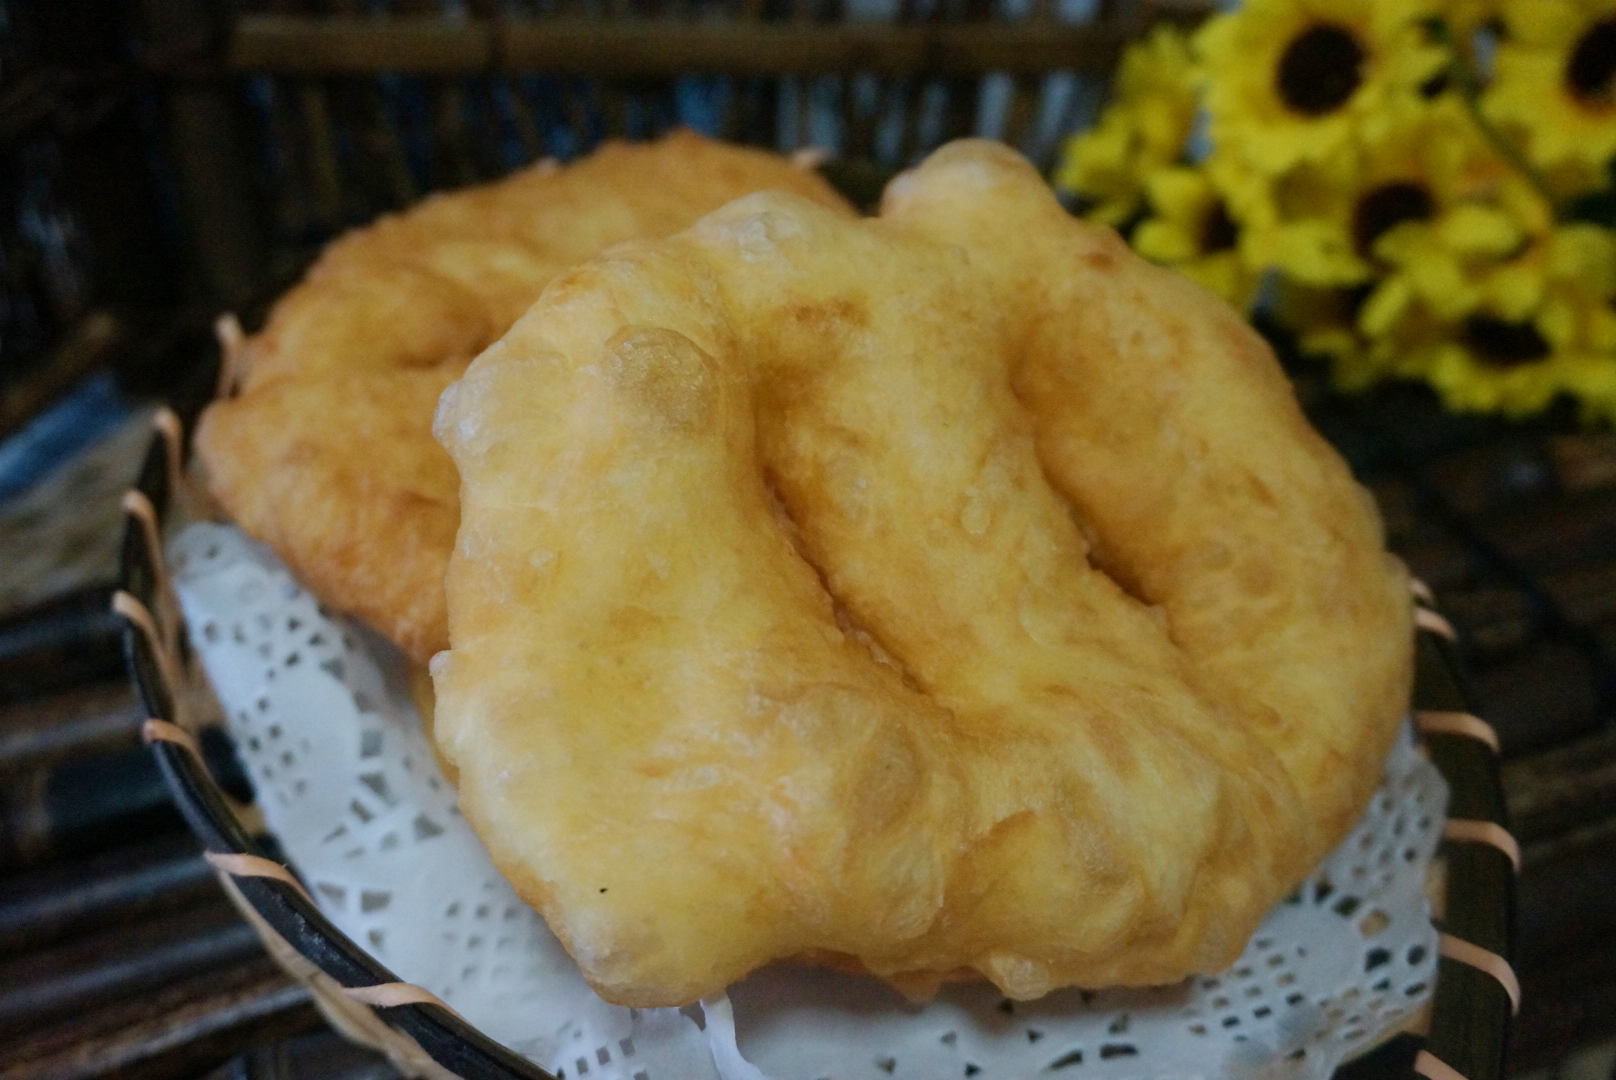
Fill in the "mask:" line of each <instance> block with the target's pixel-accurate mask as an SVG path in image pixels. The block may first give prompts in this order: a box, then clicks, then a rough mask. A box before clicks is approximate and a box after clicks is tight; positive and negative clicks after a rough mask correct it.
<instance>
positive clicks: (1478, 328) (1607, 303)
mask: <svg viewBox="0 0 1616 1080" xmlns="http://www.w3.org/2000/svg"><path fill="white" fill-rule="evenodd" d="M1501 272H1509V273H1511V274H1512V275H1513V276H1512V277H1511V283H1510V285H1509V288H1508V289H1507V290H1501V289H1499V288H1497V282H1496V280H1493V279H1496V278H1497V277H1498V275H1499V274H1500V273H1501ZM1478 276H1479V278H1480V279H1481V280H1480V283H1479V285H1478V286H1476V287H1474V288H1471V289H1469V291H1468V293H1467V296H1468V297H1469V299H1470V300H1471V301H1472V302H1473V306H1470V307H1468V308H1465V309H1460V310H1454V308H1457V307H1458V305H1454V307H1453V308H1449V309H1447V310H1444V309H1443V308H1442V307H1441V306H1440V305H1439V304H1435V303H1432V302H1430V301H1429V300H1428V299H1427V296H1426V294H1423V293H1416V294H1415V295H1413V296H1412V297H1409V298H1406V302H1404V303H1401V304H1400V305H1397V306H1396V307H1395V309H1394V308H1393V307H1391V306H1388V305H1382V304H1377V298H1378V297H1379V296H1380V295H1381V291H1382V290H1381V289H1380V288H1377V290H1376V295H1375V296H1372V297H1371V298H1370V300H1369V302H1367V303H1365V304H1364V305H1363V307H1362V308H1361V309H1360V311H1359V314H1358V320H1357V322H1358V324H1357V328H1356V329H1357V330H1358V332H1359V337H1360V339H1361V340H1367V341H1368V342H1369V345H1368V347H1367V349H1366V350H1365V351H1364V355H1363V357H1362V359H1361V360H1360V361H1359V363H1360V366H1361V367H1362V368H1364V369H1366V370H1372V371H1374V372H1376V373H1383V374H1387V375H1393V376H1397V377H1402V378H1420V379H1424V380H1425V381H1427V382H1429V383H1430V384H1431V385H1432V387H1434V388H1435V389H1436V391H1437V393H1438V394H1439V395H1440V396H1441V398H1442V399H1443V401H1444V403H1445V404H1446V405H1447V406H1448V407H1449V408H1452V409H1456V410H1467V411H1484V412H1500V413H1503V414H1505V415H1507V416H1515V417H1519V416H1525V415H1529V414H1531V413H1534V412H1537V411H1540V410H1541V409H1543V408H1545V407H1546V406H1547V405H1548V404H1549V403H1550V402H1551V401H1552V400H1553V399H1554V397H1555V396H1556V395H1557V394H1561V393H1569V394H1571V395H1572V396H1574V397H1576V398H1578V399H1579V400H1581V401H1582V402H1583V403H1584V407H1585V408H1586V409H1588V410H1589V411H1590V412H1592V413H1595V414H1598V415H1604V416H1607V417H1616V311H1613V310H1612V308H1611V300H1612V298H1613V297H1616V236H1613V235H1612V234H1611V233H1610V232H1608V231H1607V230H1604V229H1600V228H1597V227H1595V226H1591V225H1568V226H1562V227H1560V228H1558V229H1555V230H1553V231H1552V232H1551V233H1550V234H1549V235H1548V236H1546V237H1543V238H1541V239H1539V240H1538V241H1535V242H1534V243H1533V244H1532V245H1531V246H1530V248H1529V249H1528V250H1527V251H1526V252H1524V253H1522V254H1521V255H1518V256H1516V257H1515V258H1514V259H1512V260H1507V261H1506V262H1505V263H1503V264H1502V265H1501V267H1482V268H1481V269H1480V271H1479V272H1478ZM1523 282H1524V283H1525V284H1524V285H1523V284H1522V283H1523ZM1382 288H1384V286H1382ZM1526 305H1530V306H1529V307H1527V306H1526Z"/></svg>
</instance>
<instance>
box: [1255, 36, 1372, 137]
mask: <svg viewBox="0 0 1616 1080" xmlns="http://www.w3.org/2000/svg"><path fill="white" fill-rule="evenodd" d="M1365 58H1366V54H1365V53H1364V50H1363V46H1362V45H1359V44H1358V39H1357V37H1355V36H1354V35H1353V33H1352V31H1350V30H1348V29H1347V28H1346V27H1344V26H1336V25H1335V24H1334V23H1320V24H1318V25H1316V26H1310V27H1308V28H1307V29H1306V30H1304V31H1303V32H1302V33H1301V34H1299V35H1298V36H1297V37H1296V38H1294V39H1293V40H1292V41H1291V43H1290V44H1289V45H1287V46H1286V47H1285V55H1284V56H1282V57H1280V58H1279V70H1278V72H1276V73H1275V78H1274V86H1275V89H1276V90H1278V92H1279V97H1280V100H1281V101H1283V102H1284V103H1285V104H1286V105H1288V106H1290V108H1291V109H1292V110H1294V111H1296V112H1299V113H1301V114H1303V115H1304V116H1323V115H1325V114H1326V113H1332V112H1335V110H1337V109H1339V108H1340V107H1341V106H1343V105H1345V104H1346V103H1347V99H1348V98H1350V97H1351V96H1352V95H1353V93H1354V91H1356V90H1357V89H1358V86H1359V85H1360V84H1361V83H1362V82H1363V62H1364V60H1365Z"/></svg>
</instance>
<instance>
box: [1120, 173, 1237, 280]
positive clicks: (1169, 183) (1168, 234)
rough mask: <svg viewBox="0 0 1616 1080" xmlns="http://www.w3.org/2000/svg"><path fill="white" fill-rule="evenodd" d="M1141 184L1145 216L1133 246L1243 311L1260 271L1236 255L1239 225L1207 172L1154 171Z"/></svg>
mask: <svg viewBox="0 0 1616 1080" xmlns="http://www.w3.org/2000/svg"><path fill="white" fill-rule="evenodd" d="M1147 188H1148V194H1149V206H1150V210H1151V216H1149V217H1147V218H1146V219H1145V220H1144V221H1142V222H1140V223H1139V227H1138V228H1137V229H1135V230H1134V233H1133V237H1132V243H1133V246H1134V249H1135V250H1136V251H1138V252H1139V254H1141V255H1143V256H1144V257H1145V258H1147V259H1150V260H1151V261H1152V262H1157V263H1161V264H1162V265H1164V266H1171V267H1173V268H1174V269H1175V270H1177V271H1178V272H1179V273H1181V274H1183V275H1184V276H1185V277H1187V278H1189V279H1190V280H1192V281H1195V282H1197V283H1199V284H1200V285H1203V286H1205V287H1206V288H1207V289H1210V290H1211V291H1212V292H1214V293H1216V294H1217V295H1219V296H1221V297H1223V299H1224V300H1226V301H1228V302H1229V303H1230V304H1231V305H1233V306H1234V307H1235V308H1238V309H1239V310H1241V311H1246V310H1248V309H1249V308H1250V307H1251V302H1252V300H1253V299H1254V298H1255V296H1256V294H1257V284H1258V281H1259V279H1260V276H1261V275H1260V274H1259V273H1258V272H1257V271H1255V270H1253V269H1252V268H1251V266H1250V265H1249V264H1248V263H1247V262H1246V260H1245V259H1243V258H1242V257H1241V253H1240V249H1239V243H1240V236H1241V233H1240V226H1239V224H1238V223H1237V222H1236V220H1235V218H1234V217H1233V215H1232V214H1231V212H1230V209H1229V205H1228V203H1227V202H1226V201H1225V200H1224V197H1223V194H1222V193H1221V192H1220V191H1219V190H1218V188H1217V187H1216V186H1214V185H1213V182H1212V179H1211V177H1210V176H1209V175H1208V171H1207V170H1204V169H1193V168H1189V167H1186V166H1177V167H1171V168H1166V169H1160V170H1158V171H1157V172H1155V173H1154V174H1152V176H1151V177H1150V179H1149V181H1148V182H1147Z"/></svg>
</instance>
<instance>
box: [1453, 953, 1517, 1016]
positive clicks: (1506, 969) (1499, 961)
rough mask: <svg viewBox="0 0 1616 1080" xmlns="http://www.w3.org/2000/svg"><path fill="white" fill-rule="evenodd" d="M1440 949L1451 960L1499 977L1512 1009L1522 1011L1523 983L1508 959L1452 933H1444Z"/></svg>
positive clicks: (1515, 1011)
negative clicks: (1516, 975)
mask: <svg viewBox="0 0 1616 1080" xmlns="http://www.w3.org/2000/svg"><path fill="white" fill-rule="evenodd" d="M1438 951H1439V952H1440V953H1441V954H1442V955H1443V956H1445V957H1447V958H1448V959H1449V960H1457V961H1458V962H1459V963H1461V964H1464V965H1465V966H1467V967H1473V968H1475V969H1476V970H1477V971H1481V972H1485V973H1486V974H1488V975H1491V976H1492V977H1493V978H1494V979H1497V980H1498V985H1499V986H1502V987H1503V988H1504V993H1506V994H1508V995H1509V1004H1510V1011H1511V1012H1513V1013H1518V1012H1520V1011H1521V983H1520V980H1519V979H1517V978H1516V977H1515V969H1514V968H1512V967H1510V965H1509V961H1508V960H1505V959H1504V958H1503V957H1502V956H1499V955H1498V954H1497V953H1495V952H1490V951H1489V950H1487V949H1483V948H1482V947H1481V946H1480V945H1472V944H1471V943H1470V942H1468V941H1465V940H1464V939H1463V938H1456V937H1454V936H1453V935H1452V934H1443V935H1442V945H1441V948H1440V949H1439V950H1438Z"/></svg>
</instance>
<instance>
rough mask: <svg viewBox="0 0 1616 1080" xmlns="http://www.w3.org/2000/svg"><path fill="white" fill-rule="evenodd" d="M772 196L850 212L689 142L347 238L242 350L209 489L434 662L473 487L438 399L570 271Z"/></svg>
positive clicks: (306, 579)
mask: <svg viewBox="0 0 1616 1080" xmlns="http://www.w3.org/2000/svg"><path fill="white" fill-rule="evenodd" d="M764 190H782V191H790V192H795V193H796V194H798V195H801V196H804V197H806V198H808V199H811V200H814V201H816V202H819V203H821V204H823V205H825V206H828V207H833V208H835V209H836V210H837V211H839V212H843V213H851V210H850V209H848V208H847V206H846V204H845V203H844V202H843V201H842V200H841V198H840V197H839V196H837V195H836V193H835V192H834V191H833V190H831V188H830V186H829V185H828V184H826V183H825V182H824V180H822V179H821V178H820V177H819V176H818V175H816V174H814V173H812V172H810V171H808V170H806V169H802V168H799V167H797V166H795V165H793V164H792V163H791V162H790V161H788V160H786V159H785V158H782V157H778V156H776V155H773V154H767V153H762V152H760V151H756V150H746V149H742V148H740V147H735V146H728V145H725V144H723V143H718V142H714V141H712V140H709V139H704V138H702V137H701V136H699V135H696V134H694V133H692V132H688V131H679V132H675V133H673V134H672V135H669V136H667V137H665V138H663V139H661V140H660V141H658V142H655V143H648V144H640V145H634V144H628V143H616V142H613V143H607V144H606V145H605V146H603V147H602V148H601V149H599V150H598V151H596V152H595V153H594V154H592V155H591V156H589V157H588V158H585V159H583V160H581V161H579V162H577V163H575V164H573V165H569V166H567V167H565V168H560V167H557V166H556V165H555V164H554V163H553V162H552V163H545V164H540V165H535V166H533V167H531V168H528V169H525V170H523V171H521V172H518V173H516V174H515V175H513V176H511V177H509V178H507V179H505V180H502V181H500V182H498V183H495V184H488V185H484V186H480V187H474V188H469V189H467V190H464V191H460V192H455V193H453V194H449V195H440V196H436V197H433V198H430V199H427V200H426V201H424V202H423V203H421V204H420V205H419V206H416V207H414V208H412V209H411V210H409V211H408V212H407V213H403V214H399V215H397V216H393V217H387V218H383V219H382V220H380V221H378V222H376V223H375V224H373V225H371V226H369V227H367V228H364V229H360V230H356V231H355V232H352V233H349V234H348V235H346V236H344V237H342V238H341V239H339V240H338V241H336V242H335V243H333V244H332V245H331V246H330V247H329V248H328V249H327V250H326V251H325V252H324V253H323V254H322V255H321V257H320V259H319V260H318V261H317V262H316V263H315V264H314V267H313V268H312V269H311V270H310V271H309V273H308V275H307V277H306V278H305V279H304V280H303V281H302V282H301V283H299V284H298V285H297V286H296V287H294V288H293V289H292V290H290V291H289V292H288V293H287V294H286V295H285V296H284V297H282V298H281V299H280V300H279V301H278V302H277V303H276V305H275V307H274V310H273V311H272V312H271V313H270V316H269V320H268V322H267V324H266V325H265V326H264V328H263V330H262V332H260V333H259V334H257V335H255V336H253V337H252V338H250V339H248V340H247V341H246V342H245V344H244V345H243V347H242V348H241V350H240V356H239V357H238V358H237V362H238V363H239V365H240V367H241V369H242V370H241V372H240V374H241V376H242V381H243V387H242V393H241V394H240V395H239V396H236V397H233V398H229V399H225V400H221V401H217V402H215V403H214V404H213V405H211V406H210V407H209V408H208V410H207V411H206V412H205V413H204V414H203V417H202V421H201V424H200V426H199V428H198V430H197V437H196V447H197V454H198V457H199V459H200V461H201V463H202V465H203V469H204V472H205V474H206V477H207V482H208V486H209V489H210V490H211V491H212V492H213V494H214V495H215V496H216V497H217V498H218V500H219V501H220V503H222V504H223V506H224V508H225V510H226V511H227V512H228V513H229V514H230V516H231V517H232V518H234V519H235V520H236V522H237V523H238V524H240V525H241V527H242V528H243V529H245V530H246V531H247V532H248V533H250V534H252V535H253V536H254V537H256V538H258V539H260V540H262V541H264V542H265V543H267V544H269V545H270V546H271V547H272V548H274V549H275V551H276V552H277V554H279V555H280V556H281V558H282V559H284V560H285V561H286V563H287V564H288V565H289V566H290V567H292V569H293V570H294V571H295V572H296V573H297V575H298V577H299V579H300V580H301V581H302V582H303V583H304V584H305V585H307V586H308V587H309V588H310V589H311V590H312V591H313V592H314V594H315V595H316V596H318V597H319V598H320V599H321V600H322V601H323V602H325V603H327V604H330V605H331V606H333V607H336V608H339V609H342V610H344V611H348V612H351V613H353V614H356V615H358V616H359V617H360V618H361V619H363V620H365V621H366V622H368V623H370V624H371V625H372V626H374V627H375V628H376V629H378V630H380V631H381V632H382V633H383V634H385V635H386V636H387V637H389V638H391V639H392V640H393V641H394V643H396V644H397V645H399V646H400V647H401V648H403V649H404V651H406V652H407V653H409V654H410V655H411V656H412V657H414V658H415V659H416V660H418V661H420V662H422V663H424V662H425V661H426V660H427V659H429V658H430V657H431V655H432V654H433V653H434V652H436V651H438V650H439V649H442V648H444V647H446V646H447V645H448V643H449V636H448V625H447V616H446V614H445V610H444V602H443V575H444V570H445V568H446V567H447V566H448V562H449V552H450V550H451V548H452V547H453V545H454V534H455V529H456V527H457V526H458V524H459V504H458V487H459V480H458V477H457V476H456V475H455V471H454V465H453V463H452V462H450V460H449V458H448V456H447V455H446V454H445V453H444V452H443V450H442V449H441V448H440V447H439V446H438V444H437V443H436V442H434V441H433V439H432V413H433V409H434V408H435V407H436V404H437V400H438V395H439V393H441V392H442V390H443V388H444V387H445V386H447V385H448V384H449V383H450V382H452V381H454V380H455V379H456V378H458V377H459V376H460V373H461V372H463V371H464V370H465V367H466V365H467V364H468V363H469V362H470V360H471V357H473V356H475V355H476V354H477V353H478V352H479V351H480V350H481V349H483V348H484V347H485V346H486V345H488V344H489V343H490V342H491V341H493V340H494V339H495V338H497V337H499V335H501V334H503V333H504V332H505V331H506V330H507V329H508V328H509V327H510V325H511V323H513V322H515V321H516V319H517V317H518V316H519V315H521V314H522V312H524V311H526V310H527V308H528V307H529V306H530V305H531V304H532V303H533V301H534V300H536V299H538V296H539V293H540V292H541V291H543V289H544V286H545V285H546V284H547V283H548V282H549V281H550V279H551V278H553V277H555V276H556V275H557V274H559V273H560V272H561V271H563V270H565V269H566V268H568V267H569V266H572V265H574V264H575V263H578V262H581V261H583V260H584V259H587V258H589V257H590V256H591V255H594V254H595V253H596V252H598V251H600V250H601V249H602V248H604V247H607V246H608V245H610V244H614V243H617V242H619V241H622V240H627V239H629V238H631V237H635V236H666V235H668V234H670V233H673V232H677V231H678V230H680V229H683V228H686V227H688V226H689V225H691V224H692V223H693V222H695V221H696V219H697V218H699V217H700V216H701V215H702V214H705V213H707V212H708V211H710V210H714V209H716V208H718V207H720V206H722V205H723V204H724V203H726V202H729V201H730V200H732V199H735V198H738V197H739V196H741V195H746V194H749V193H751V192H754V191H764Z"/></svg>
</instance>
